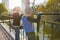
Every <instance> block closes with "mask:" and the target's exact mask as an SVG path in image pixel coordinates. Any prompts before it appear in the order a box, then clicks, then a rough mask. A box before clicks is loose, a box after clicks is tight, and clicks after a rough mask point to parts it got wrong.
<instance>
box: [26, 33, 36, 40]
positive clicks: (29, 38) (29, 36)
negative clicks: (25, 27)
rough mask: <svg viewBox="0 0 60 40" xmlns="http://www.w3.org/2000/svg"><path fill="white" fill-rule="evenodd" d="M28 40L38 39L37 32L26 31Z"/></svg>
mask: <svg viewBox="0 0 60 40" xmlns="http://www.w3.org/2000/svg"><path fill="white" fill-rule="evenodd" d="M26 36H27V37H28V40H36V36H35V32H29V33H26Z"/></svg>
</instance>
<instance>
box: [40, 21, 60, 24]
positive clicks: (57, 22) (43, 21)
mask: <svg viewBox="0 0 60 40" xmlns="http://www.w3.org/2000/svg"><path fill="white" fill-rule="evenodd" d="M40 22H43V23H44V22H45V23H52V24H60V22H52V21H40Z"/></svg>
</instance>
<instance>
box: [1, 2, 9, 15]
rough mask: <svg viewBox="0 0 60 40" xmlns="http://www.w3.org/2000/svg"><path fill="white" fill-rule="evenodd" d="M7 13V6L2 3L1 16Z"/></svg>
mask: <svg viewBox="0 0 60 40" xmlns="http://www.w3.org/2000/svg"><path fill="white" fill-rule="evenodd" d="M7 12H8V10H7V9H6V7H5V4H4V3H0V15H1V14H3V13H7Z"/></svg>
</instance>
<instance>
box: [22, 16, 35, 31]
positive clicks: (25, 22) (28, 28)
mask: <svg viewBox="0 0 60 40" xmlns="http://www.w3.org/2000/svg"><path fill="white" fill-rule="evenodd" d="M22 22H23V28H24V30H25V32H34V27H33V26H32V22H30V21H28V19H27V17H25V16H23V17H22Z"/></svg>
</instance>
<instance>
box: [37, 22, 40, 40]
mask: <svg viewBox="0 0 60 40" xmlns="http://www.w3.org/2000/svg"><path fill="white" fill-rule="evenodd" d="M39 24H40V22H37V40H39V35H38V33H39V26H40V25H39Z"/></svg>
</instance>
